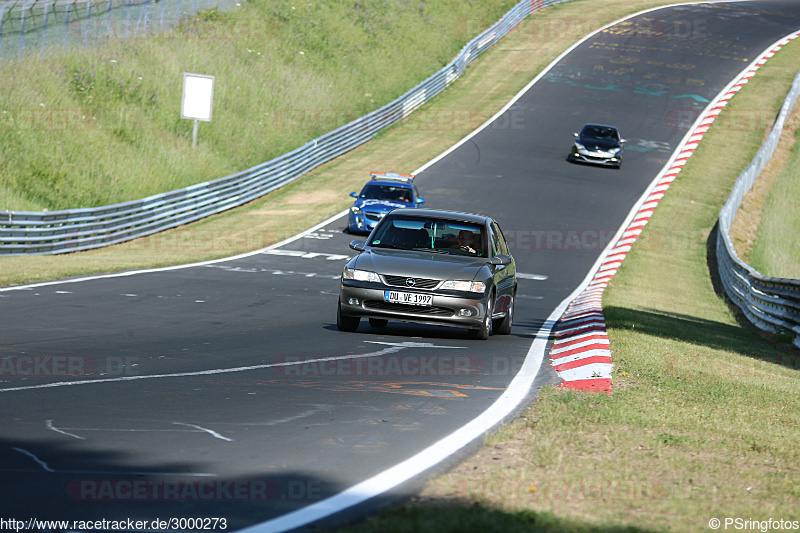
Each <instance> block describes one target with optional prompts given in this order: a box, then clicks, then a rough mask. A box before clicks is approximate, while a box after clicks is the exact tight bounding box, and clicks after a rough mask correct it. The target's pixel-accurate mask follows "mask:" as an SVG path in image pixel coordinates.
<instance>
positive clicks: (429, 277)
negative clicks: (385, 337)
mask: <svg viewBox="0 0 800 533" xmlns="http://www.w3.org/2000/svg"><path fill="white" fill-rule="evenodd" d="M350 248H352V249H354V250H356V251H358V252H360V253H359V254H358V255H356V256H355V257H353V258H352V259H350V261H348V263H347V265H345V268H344V271H343V272H342V280H341V287H340V290H339V302H338V306H337V312H336V325H337V326H338V328H339V329H340V330H342V331H355V330H356V329H357V328H358V325H359V322H360V319H362V318H367V319H369V323H370V325H371V326H373V327H377V328H381V327H385V326H386V325H387V324H388V322H389V320H398V321H406V322H418V323H425V324H439V325H446V326H459V327H464V328H468V330H469V333H470V336H471V337H474V338H478V339H487V338H489V336H490V335H491V334H493V333H499V334H501V335H508V334H509V333H510V332H511V324H512V321H513V319H514V299H515V297H516V292H517V278H516V266H515V264H514V258H513V257H512V256H511V254H510V253H509V251H508V245H507V243H506V240H505V237H503V232H502V231H501V229H500V226H499V225H498V224H497V222H495V221H494V220H493V219H491V218H489V217H486V216H481V215H472V214H467V213H457V212H452V211H437V210H431V209H414V210H413V211H412V210H408V209H398V210H395V211H392V212H391V213H389V214H388V215H386V217H385V218H383V219H382V220H381V221H380V223H379V224H378V225H377V226H376V227H375V229H374V230H373V231H372V233H370V235H369V238H368V239H367V241H366V242H365V241H358V240H355V241H352V242H351V243H350Z"/></svg>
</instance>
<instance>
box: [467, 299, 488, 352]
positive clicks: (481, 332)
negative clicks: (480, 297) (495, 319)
mask: <svg viewBox="0 0 800 533" xmlns="http://www.w3.org/2000/svg"><path fill="white" fill-rule="evenodd" d="M493 304H494V294H492V295H491V297H490V298H489V301H488V302H487V303H486V316H484V317H483V322H482V323H481V326H480V327H479V328H475V329H471V330H469V336H470V338H471V339H479V340H482V341H485V340H486V339H488V338H489V336H490V335H491V334H492V311H493V309H494V305H493Z"/></svg>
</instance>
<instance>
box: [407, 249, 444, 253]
mask: <svg viewBox="0 0 800 533" xmlns="http://www.w3.org/2000/svg"><path fill="white" fill-rule="evenodd" d="M412 250H416V251H418V252H432V253H435V254H449V253H450V252H448V251H447V250H442V249H441V248H412Z"/></svg>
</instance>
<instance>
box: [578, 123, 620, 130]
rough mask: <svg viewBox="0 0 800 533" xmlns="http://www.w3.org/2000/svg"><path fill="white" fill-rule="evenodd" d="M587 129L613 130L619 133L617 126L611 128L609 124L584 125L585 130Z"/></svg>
mask: <svg viewBox="0 0 800 533" xmlns="http://www.w3.org/2000/svg"><path fill="white" fill-rule="evenodd" d="M586 127H595V128H611V129H612V130H617V131H618V130H619V128H617V127H616V126H609V125H608V124H595V123H594V122H590V123H588V124H584V125H583V128H586ZM583 128H581V129H583Z"/></svg>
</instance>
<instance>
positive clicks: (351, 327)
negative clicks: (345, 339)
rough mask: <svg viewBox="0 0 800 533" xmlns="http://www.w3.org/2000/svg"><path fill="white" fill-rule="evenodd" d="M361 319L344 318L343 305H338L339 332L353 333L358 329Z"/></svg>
mask: <svg viewBox="0 0 800 533" xmlns="http://www.w3.org/2000/svg"><path fill="white" fill-rule="evenodd" d="M359 322H361V319H360V318H358V317H357V316H344V315H343V314H342V303H341V302H339V303H338V304H337V305H336V327H337V328H339V331H349V332H353V331H355V330H357V329H358V323H359Z"/></svg>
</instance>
